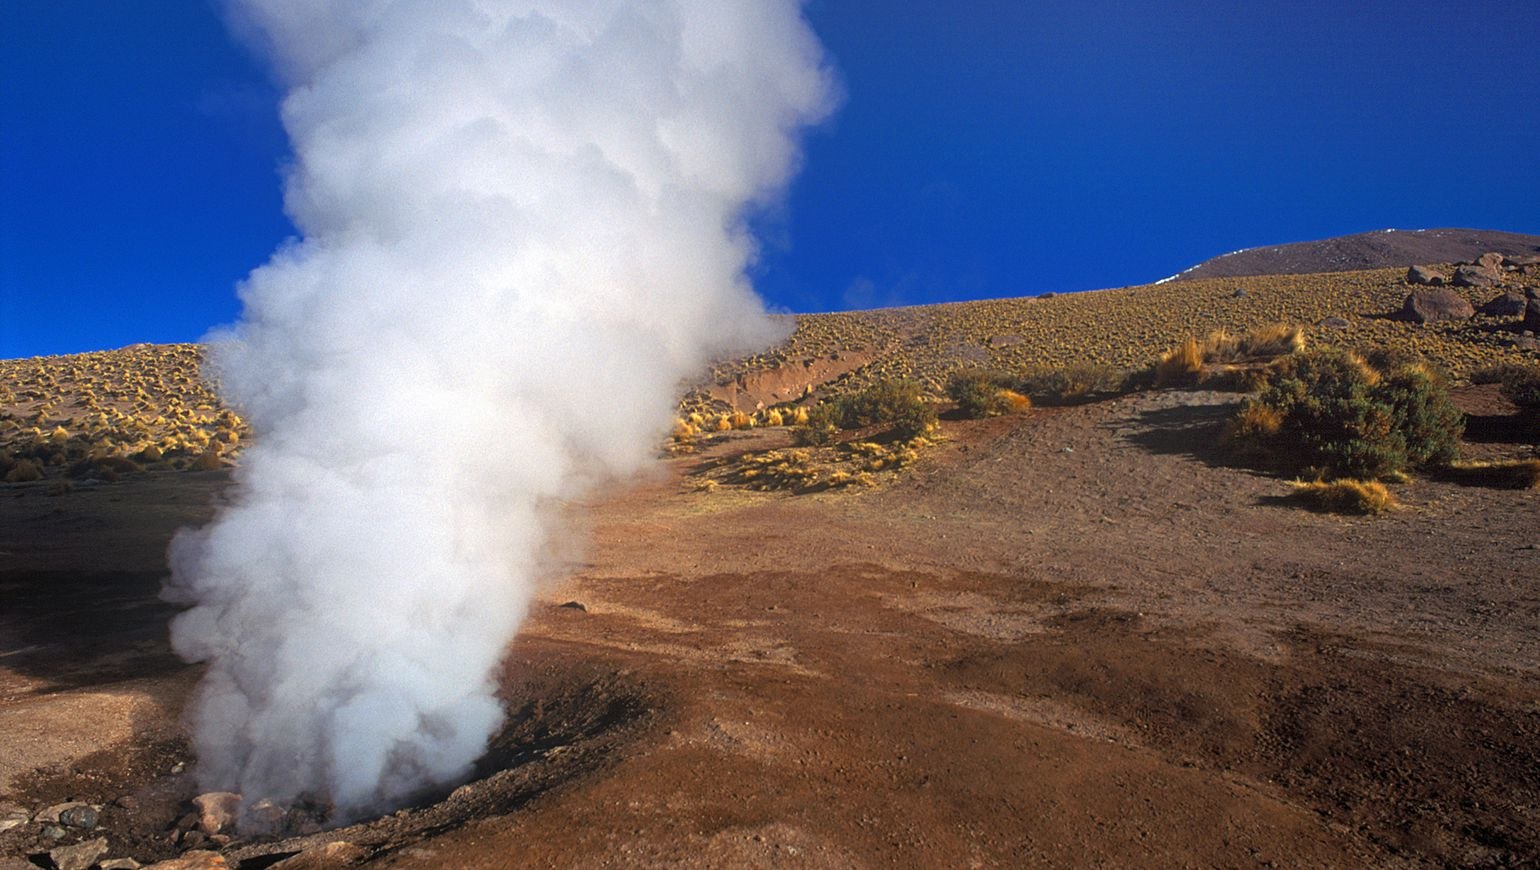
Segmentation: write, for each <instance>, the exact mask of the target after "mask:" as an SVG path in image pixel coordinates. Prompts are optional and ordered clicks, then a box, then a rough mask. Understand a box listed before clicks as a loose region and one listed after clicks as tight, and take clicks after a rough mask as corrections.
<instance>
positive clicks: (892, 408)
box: [792, 379, 936, 446]
mask: <svg viewBox="0 0 1540 870" xmlns="http://www.w3.org/2000/svg"><path fill="white" fill-rule="evenodd" d="M868 426H886V427H888V428H889V429H890V430H891V431H892V432H893V433H894V434H895V435H897V436H898V437H899V438H902V439H906V440H907V439H909V438H914V437H916V436H919V435H924V434H925V433H927V432H929V431H931V430H932V429H934V428H935V426H936V409H935V408H933V407H931V406H930V403H928V402H926V401H925V397H924V396H923V395H922V394H921V392H920V385H919V384H917V383H915V382H914V381H910V380H905V379H894V380H887V381H880V382H878V383H876V384H873V385H872V386H870V387H867V388H866V389H864V390H861V391H860V392H858V393H854V394H852V395H849V396H845V397H843V398H839V399H836V400H834V401H833V402H825V403H824V404H822V405H819V406H818V407H816V408H814V409H813V410H812V411H809V412H808V422H807V425H805V426H798V427H797V428H796V430H794V431H793V433H792V439H793V440H794V441H796V443H798V444H799V445H802V446H823V445H826V444H831V443H833V442H834V439H835V437H836V435H837V434H838V430H839V429H864V428H866V427H868Z"/></svg>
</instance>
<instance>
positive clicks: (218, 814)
mask: <svg viewBox="0 0 1540 870" xmlns="http://www.w3.org/2000/svg"><path fill="white" fill-rule="evenodd" d="M192 803H193V806H194V807H196V808H197V810H198V830H200V831H202V832H203V833H205V834H217V833H219V832H220V831H223V830H224V829H226V828H232V827H234V826H235V820H236V818H237V817H238V816H239V815H240V812H241V796H240V795H238V794H235V793H234V792H228V791H211V792H208V793H207V794H200V795H198V796H197V797H195V798H193V800H192Z"/></svg>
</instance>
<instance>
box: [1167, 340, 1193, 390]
mask: <svg viewBox="0 0 1540 870" xmlns="http://www.w3.org/2000/svg"><path fill="white" fill-rule="evenodd" d="M1202 372H1203V345H1202V344H1200V343H1199V342H1198V340H1197V339H1196V338H1189V339H1187V340H1186V341H1184V342H1182V343H1181V344H1179V345H1177V346H1176V347H1174V348H1172V349H1171V350H1168V351H1166V352H1165V353H1164V354H1162V355H1161V357H1160V361H1159V362H1157V363H1156V364H1155V386H1157V387H1164V386H1169V385H1171V384H1189V383H1192V382H1193V381H1196V380H1197V379H1198V375H1199V374H1201V373H1202Z"/></svg>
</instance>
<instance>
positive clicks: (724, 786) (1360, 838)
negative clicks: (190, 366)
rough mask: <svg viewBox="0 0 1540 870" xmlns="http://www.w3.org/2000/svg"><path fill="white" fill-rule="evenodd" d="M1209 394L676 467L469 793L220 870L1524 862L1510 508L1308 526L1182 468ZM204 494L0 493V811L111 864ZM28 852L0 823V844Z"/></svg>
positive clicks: (604, 515)
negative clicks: (284, 857)
mask: <svg viewBox="0 0 1540 870" xmlns="http://www.w3.org/2000/svg"><path fill="white" fill-rule="evenodd" d="M1228 401H1230V399H1229V398H1227V397H1225V396H1220V395H1214V394H1203V393H1165V394H1154V395H1145V396H1134V397H1129V398H1125V399H1121V400H1117V401H1112V402H1106V403H1101V404H1097V405H1092V406H1086V407H1080V408H1069V409H1052V410H1039V411H1034V412H1033V413H1031V414H1030V415H1028V416H1026V417H1024V418H1017V419H1005V420H993V421H984V422H979V423H967V424H964V423H959V424H949V433H950V435H951V436H952V441H951V442H950V443H948V444H946V445H944V446H943V447H941V448H938V449H937V450H936V451H935V452H934V453H933V454H932V455H931V456H930V457H929V458H928V459H927V461H926V462H924V463H922V464H921V465H920V466H919V467H917V468H916V469H915V470H914V471H913V472H912V473H910V474H909V476H908V477H907V478H906V479H905V480H904V481H903V482H901V483H899V484H897V485H895V486H892V487H889V488H885V489H881V490H877V491H871V492H861V493H841V494H831V495H816V496H802V497H785V496H778V495H762V494H756V493H744V492H738V491H732V490H726V489H724V490H721V491H718V492H715V493H700V492H693V491H691V487H690V486H689V484H688V481H687V480H686V479H685V478H686V476H687V475H688V474H689V472H690V469H691V468H692V467H693V466H694V464H696V463H699V462H701V461H703V460H704V459H705V458H708V457H700V456H694V457H691V456H686V457H681V458H678V459H673V460H669V462H668V465H667V471H666V474H664V475H661V476H660V477H659V478H657V479H655V480H653V481H650V482H648V483H645V484H643V485H640V486H639V487H637V488H635V489H634V490H632V491H631V492H629V493H626V494H624V495H620V496H616V497H614V498H611V499H608V500H605V501H603V502H600V503H598V504H595V505H592V506H588V507H591V508H592V512H591V517H590V520H589V521H588V522H587V523H586V524H585V527H586V529H587V535H586V537H587V539H588V541H589V546H588V547H587V548H586V549H585V551H584V556H583V558H582V561H581V563H580V564H577V565H576V566H575V567H574V573H573V575H572V576H571V577H570V578H568V579H566V580H563V581H561V582H560V583H556V584H553V585H552V586H551V588H549V589H548V590H547V591H546V592H545V594H544V596H543V600H542V602H541V603H540V604H538V605H537V606H536V607H535V608H534V614H533V616H532V618H531V620H530V621H529V622H528V623H527V625H526V627H525V630H524V632H523V633H522V634H521V636H520V638H519V640H518V641H517V642H516V643H515V644H514V646H513V648H512V649H511V651H510V656H509V660H508V670H507V676H506V682H505V688H506V691H507V695H508V698H509V704H510V709H512V710H513V711H514V712H515V715H514V717H513V719H512V721H511V724H510V726H509V728H508V729H507V730H506V731H505V732H504V734H503V735H501V736H500V738H499V742H498V745H497V747H496V748H495V751H494V752H493V753H492V754H491V755H490V756H489V759H488V762H487V764H486V765H485V766H484V771H483V772H484V773H486V774H488V775H489V778H487V779H483V780H480V781H478V782H477V783H474V784H472V785H471V786H469V787H467V788H465V789H462V790H460V791H457V792H456V793H455V794H454V795H451V796H449V797H447V798H446V799H444V800H442V801H439V802H432V801H428V802H425V805H424V806H423V807H421V808H418V809H415V810H412V811H409V812H404V813H401V814H397V815H395V816H391V817H387V818H386V819H383V820H379V821H376V822H373V823H369V824H366V825H362V826H356V827H354V828H350V829H344V830H341V831H333V832H327V833H324V834H320V835H316V836H315V837H312V838H310V840H307V841H292V842H288V843H283V844H276V845H275V844H244V845H243V844H240V843H235V844H232V846H231V847H230V849H229V850H228V853H227V854H228V856H229V857H230V859H231V861H232V863H233V862H235V861H236V860H237V859H241V858H244V859H246V860H247V862H248V863H250V864H251V865H252V866H257V865H259V864H261V863H263V862H270V861H271V860H273V857H274V856H276V855H280V854H287V853H288V852H292V851H295V850H297V849H298V848H299V847H300V846H301V845H303V844H304V843H305V842H313V841H314V840H316V839H326V838H345V839H348V840H350V841H352V842H355V843H358V844H360V845H361V846H363V847H364V848H365V850H366V852H367V854H368V855H369V856H370V858H371V860H372V861H374V862H376V863H379V864H382V865H388V866H400V867H409V866H489V867H495V866H506V865H509V864H511V863H524V864H533V865H537V866H571V865H578V866H603V865H617V866H618V865H635V864H648V863H656V864H671V865H678V864H684V865H697V866H724V865H728V866H731V865H736V864H753V865H766V864H777V865H779V864H786V865H789V866H830V865H833V866H851V865H856V866H861V865H886V864H895V863H896V864H902V865H911V866H927V865H929V866H959V865H966V864H969V863H974V864H979V865H995V866H1000V865H1021V864H1053V865H1083V864H1087V863H1096V862H1102V863H1108V864H1119V865H1128V864H1144V865H1150V864H1156V865H1173V864H1198V865H1235V864H1253V863H1261V862H1269V861H1270V862H1274V863H1278V864H1292V865H1299V864H1309V865H1338V866H1347V865H1361V864H1363V863H1387V862H1388V863H1395V862H1398V861H1409V862H1411V863H1453V864H1501V863H1505V862H1507V863H1522V862H1524V861H1530V860H1535V859H1536V858H1537V857H1540V833H1537V831H1540V809H1537V807H1540V740H1537V739H1536V738H1537V737H1540V683H1537V681H1536V672H1537V668H1540V640H1537V638H1540V588H1537V587H1540V532H1537V528H1540V522H1537V519H1540V511H1537V497H1536V495H1535V494H1534V493H1522V492H1520V493H1515V492H1501V491H1489V490H1479V489H1469V488H1460V487H1456V486H1452V485H1447V484H1441V483H1432V482H1418V483H1414V484H1412V485H1409V486H1408V487H1405V488H1403V489H1402V490H1401V492H1400V495H1401V497H1402V500H1403V501H1404V502H1406V503H1407V504H1408V508H1407V509H1406V510H1404V511H1401V512H1398V513H1395V514H1392V515H1389V516H1386V517H1380V518H1370V519H1343V518H1337V517H1330V516H1323V515H1317V514H1311V513H1305V512H1301V511H1298V510H1296V509H1293V508H1290V507H1285V506H1282V505H1279V504H1278V503H1276V501H1275V499H1276V496H1278V495H1280V494H1281V493H1282V491H1283V487H1282V485H1281V484H1280V482H1278V481H1276V480H1273V479H1270V478H1267V477H1263V476H1260V475H1257V474H1255V473H1253V472H1250V471H1246V470H1243V469H1236V468H1231V467H1227V466H1226V465H1224V464H1223V462H1222V460H1221V458H1220V457H1219V456H1218V455H1217V454H1215V453H1214V452H1213V451H1212V449H1211V445H1212V444H1213V438H1214V426H1215V425H1217V423H1218V421H1219V420H1220V419H1221V417H1222V415H1223V413H1224V412H1223V408H1222V405H1223V403H1225V402H1228ZM784 437H785V435H784V434H783V433H780V432H763V431H761V432H752V433H745V434H743V435H741V436H734V437H733V438H731V439H728V440H727V441H726V443H725V444H724V445H723V446H720V447H718V448H715V449H718V450H732V449H743V448H744V447H746V446H748V445H750V444H754V445H765V444H770V443H773V442H774V441H775V440H776V439H780V438H784ZM221 480H222V478H221V477H220V476H219V475H217V474H208V475H202V476H198V475H191V476H187V475H184V476H178V477H171V476H167V477H152V478H145V479H136V480H131V481H127V482H124V483H121V484H114V485H110V486H102V487H97V488H91V489H85V490H77V491H75V492H72V493H67V494H64V495H59V496H49V495H47V494H46V492H45V491H44V490H43V489H41V488H33V489H28V488H24V487H23V488H18V489H16V490H15V492H7V493H6V495H8V496H13V497H8V498H4V499H0V539H3V540H0V551H3V553H4V555H3V556H0V588H3V591H4V596H5V598H4V600H5V602H6V606H5V608H4V610H3V612H0V692H3V694H0V722H3V723H4V727H3V729H0V733H3V734H4V737H3V738H0V780H3V786H0V787H3V788H4V789H5V799H8V800H13V801H17V802H19V803H21V804H23V805H25V806H28V807H31V808H37V807H40V806H41V805H43V804H45V803H47V802H56V801H61V800H64V799H66V798H79V799H83V800H88V801H94V802H99V803H101V804H103V805H104V807H105V808H104V810H103V812H102V828H103V830H105V831H106V835H107V836H108V837H109V840H112V841H113V851H112V854H113V855H122V854H133V855H135V857H139V858H141V859H145V858H156V857H165V856H166V855H169V854H171V853H173V852H174V851H175V847H174V846H173V845H172V844H171V843H170V840H169V837H170V836H171V834H169V833H167V831H166V829H167V826H168V825H169V824H171V823H172V822H174V820H175V814H176V813H177V812H178V809H177V808H178V806H179V804H178V803H177V801H179V800H180V799H181V798H182V797H184V796H185V793H186V791H187V789H188V788H189V786H187V785H186V784H185V782H183V781H182V779H179V778H178V776H173V775H169V772H170V770H171V769H173V767H174V766H175V765H176V764H177V763H178V762H180V761H185V760H186V749H185V745H184V744H183V743H182V742H181V736H182V735H181V732H180V729H179V726H178V724H177V720H176V716H177V713H178V710H179V708H180V704H181V702H182V699H184V698H185V695H186V692H187V691H188V689H189V688H190V686H191V684H192V682H193V680H194V679H195V678H196V671H195V670H194V669H191V668H187V667H185V666H182V665H180V664H179V663H177V662H176V660H175V659H174V658H173V657H171V656H170V655H169V652H168V651H167V649H166V648H165V643H164V620H165V618H166V616H167V615H168V614H169V612H170V611H169V610H168V609H167V608H166V607H165V606H163V605H160V604H159V603H158V602H156V600H155V598H154V593H155V589H156V583H157V578H158V577H159V575H160V573H161V572H162V571H163V555H162V554H163V549H164V544H165V541H166V539H167V537H168V536H169V534H170V533H171V531H172V530H173V529H174V528H175V527H176V525H178V524H179V523H183V522H188V521H191V520H194V519H196V518H197V517H198V516H200V515H202V513H203V512H205V511H206V509H207V508H206V505H207V502H208V499H209V498H210V497H211V496H212V495H213V494H214V493H215V492H217V490H218V488H219V486H220V483H221ZM17 492H19V493H20V496H19V497H14V496H15V495H16V493H17ZM570 601H576V602H579V603H581V604H582V605H583V608H584V609H578V608H576V607H561V606H559V605H561V604H563V603H566V602H570ZM38 768H41V770H39V769H38ZM498 771H502V772H498ZM122 796H137V797H138V799H137V800H136V801H134V802H133V805H134V809H131V810H130V809H125V808H123V807H121V806H115V805H113V804H112V801H114V800H115V799H117V798H119V797H122ZM95 835H98V834H93V835H92V836H95ZM32 836H33V834H32V833H31V826H30V825H23V826H19V827H17V828H14V829H12V830H10V831H6V832H3V833H0V854H16V853H17V852H21V853H24V854H25V853H29V852H31V851H32V850H34V849H35V848H36V844H35V842H34V841H33V840H32V839H28V838H30V837H32ZM264 856H265V857H264Z"/></svg>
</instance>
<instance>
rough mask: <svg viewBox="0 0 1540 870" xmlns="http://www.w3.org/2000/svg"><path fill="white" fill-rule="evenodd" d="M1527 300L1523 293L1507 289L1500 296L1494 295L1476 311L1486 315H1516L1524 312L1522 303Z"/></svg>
mask: <svg viewBox="0 0 1540 870" xmlns="http://www.w3.org/2000/svg"><path fill="white" fill-rule="evenodd" d="M1528 301H1529V300H1528V299H1526V298H1525V297H1524V294H1523V293H1520V292H1518V291H1517V290H1509V291H1508V292H1507V293H1504V294H1503V295H1501V296H1497V297H1494V298H1493V299H1492V301H1490V302H1488V303H1487V304H1485V305H1483V306H1481V307H1480V308H1478V309H1477V311H1479V312H1480V313H1482V314H1484V315H1486V316H1487V317H1518V316H1520V315H1522V314H1523V313H1524V304H1525V303H1526V302H1528Z"/></svg>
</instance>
